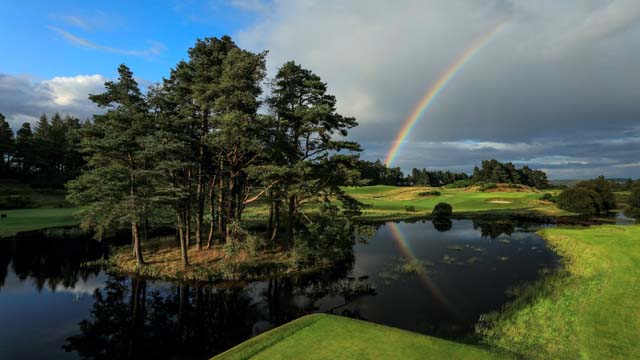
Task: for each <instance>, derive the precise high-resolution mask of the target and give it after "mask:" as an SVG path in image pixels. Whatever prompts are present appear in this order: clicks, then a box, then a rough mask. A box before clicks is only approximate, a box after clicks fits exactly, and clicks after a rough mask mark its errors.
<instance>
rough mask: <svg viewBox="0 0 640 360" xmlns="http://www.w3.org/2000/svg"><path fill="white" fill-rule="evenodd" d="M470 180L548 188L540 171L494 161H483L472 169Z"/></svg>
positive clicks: (547, 183)
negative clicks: (479, 165)
mask: <svg viewBox="0 0 640 360" xmlns="http://www.w3.org/2000/svg"><path fill="white" fill-rule="evenodd" d="M471 180H473V181H474V182H492V183H508V184H521V185H527V186H532V187H535V188H539V189H543V188H546V187H548V186H549V182H548V180H547V174H546V173H545V172H544V171H541V170H533V169H531V168H529V167H528V166H523V167H521V168H520V169H518V168H516V167H515V165H513V164H512V163H511V162H507V163H501V162H499V161H497V160H495V159H492V160H483V161H482V165H481V167H480V168H478V167H477V166H476V167H474V168H473V175H472V176H471Z"/></svg>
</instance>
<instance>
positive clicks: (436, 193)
mask: <svg viewBox="0 0 640 360" xmlns="http://www.w3.org/2000/svg"><path fill="white" fill-rule="evenodd" d="M418 196H440V191H437V190H430V191H423V192H420V193H418Z"/></svg>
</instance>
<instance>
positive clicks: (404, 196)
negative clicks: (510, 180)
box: [345, 185, 567, 218]
mask: <svg viewBox="0 0 640 360" xmlns="http://www.w3.org/2000/svg"><path fill="white" fill-rule="evenodd" d="M430 189H432V188H427V187H395V186H381V185H378V186H367V187H357V188H346V189H345V190H346V192H347V194H350V195H352V196H353V197H355V198H356V199H358V200H360V201H361V202H363V203H365V204H368V205H370V206H371V207H369V208H367V209H365V210H364V211H363V216H362V217H363V218H403V217H411V216H422V215H429V214H431V210H433V207H434V206H435V205H436V204H437V203H439V202H446V203H449V204H451V206H452V207H453V212H454V215H472V214H479V213H484V214H486V213H496V214H514V213H536V214H540V215H550V216H554V215H564V214H567V213H566V212H564V211H562V210H560V209H558V208H557V207H556V206H555V205H554V204H552V203H549V202H544V201H541V200H540V197H541V196H542V195H543V194H544V192H537V191H528V192H481V191H468V190H465V189H446V188H437V190H438V191H440V193H441V195H440V196H426V197H425V196H420V193H421V192H425V191H428V190H430ZM407 206H413V208H414V209H415V211H407V208H406V207H407Z"/></svg>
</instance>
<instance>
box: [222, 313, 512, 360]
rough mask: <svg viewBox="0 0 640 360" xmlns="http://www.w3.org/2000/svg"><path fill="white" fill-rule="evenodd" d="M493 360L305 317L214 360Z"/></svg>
mask: <svg viewBox="0 0 640 360" xmlns="http://www.w3.org/2000/svg"><path fill="white" fill-rule="evenodd" d="M302 358H304V359H452V358H455V359H495V358H504V356H501V357H499V356H498V355H497V354H494V353H492V352H490V351H488V350H486V349H483V348H480V347H476V346H472V345H466V344H460V343H456V342H452V341H448V340H443V339H438V338H434V337H430V336H425V335H421V334H416V333H412V332H408V331H404V330H400V329H396V328H391V327H387V326H382V325H377V324H374V323H369V322H365V321H360V320H353V319H349V318H344V317H340V316H334V315H326V314H316V315H308V316H305V317H302V318H300V319H297V320H294V321H292V322H290V323H288V324H286V325H283V326H281V327H278V328H276V329H273V330H271V331H268V332H266V333H264V334H261V335H259V336H257V337H255V338H252V339H250V340H248V341H245V342H244V343H242V344H240V345H238V346H236V347H234V348H232V349H230V350H228V351H227V352H225V353H223V354H220V355H219V356H216V357H215V358H214V359H219V360H222V359H225V360H226V359H302Z"/></svg>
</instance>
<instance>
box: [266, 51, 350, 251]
mask: <svg viewBox="0 0 640 360" xmlns="http://www.w3.org/2000/svg"><path fill="white" fill-rule="evenodd" d="M267 104H268V106H269V108H270V110H271V112H272V114H273V115H274V116H275V119H276V128H275V135H274V136H275V141H274V146H275V147H276V148H277V153H279V154H280V159H279V160H275V163H276V164H277V165H274V166H273V167H272V169H271V171H270V172H269V173H270V174H275V176H274V177H271V178H270V179H266V183H269V184H272V183H274V182H275V181H278V182H279V183H278V188H279V193H280V194H282V199H276V200H275V201H276V203H279V202H280V201H284V202H285V204H286V205H285V206H286V207H287V224H286V225H287V226H286V232H287V241H286V242H285V246H287V247H290V246H292V244H293V235H294V226H295V223H296V222H297V221H298V220H299V218H298V215H299V210H300V206H301V205H302V204H303V203H304V202H307V201H311V200H315V199H317V198H318V196H320V198H321V199H324V201H325V202H328V201H329V199H330V198H331V197H332V196H335V197H337V198H339V199H341V200H343V202H344V203H345V204H348V205H353V206H356V205H357V204H356V203H357V202H355V201H353V199H350V198H349V197H348V196H346V194H344V192H343V191H342V190H341V189H340V187H339V186H338V185H337V181H338V179H340V178H342V179H341V180H340V181H345V180H348V179H349V178H350V177H352V175H353V173H350V170H351V169H353V168H355V160H356V158H355V157H350V156H346V155H334V154H336V153H338V152H340V151H347V152H351V151H359V150H360V147H359V145H358V144H356V143H354V142H349V141H343V140H339V138H343V137H345V136H347V132H348V129H350V128H352V127H354V126H356V125H357V122H356V120H355V119H354V118H350V117H344V116H342V115H340V114H338V113H336V108H335V106H336V99H335V97H334V96H333V95H329V94H327V86H326V84H325V83H323V82H322V81H321V79H320V77H319V76H317V75H315V74H314V73H312V72H311V71H310V70H307V69H304V68H302V66H300V65H298V64H296V63H294V62H293V61H289V62H287V63H285V64H284V65H283V66H282V67H281V68H280V69H279V70H278V73H277V74H276V76H275V79H274V80H273V82H272V84H271V94H270V96H269V97H268V99H267ZM334 137H335V138H334ZM343 184H344V183H343ZM343 184H341V185H343Z"/></svg>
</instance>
